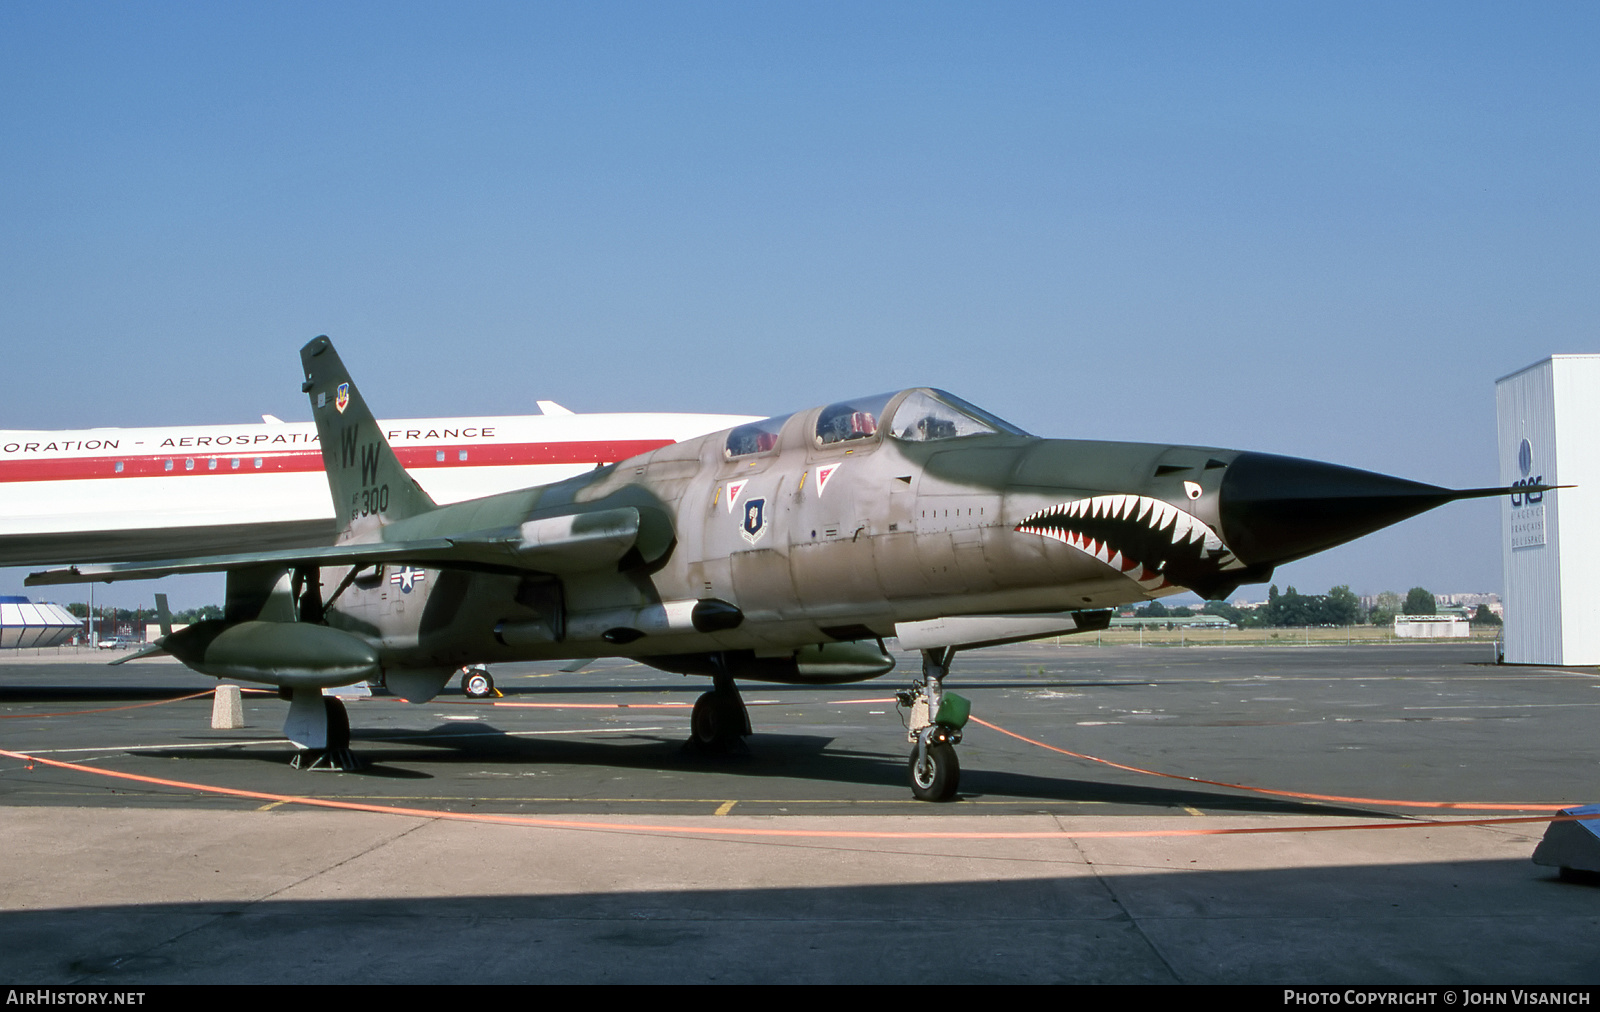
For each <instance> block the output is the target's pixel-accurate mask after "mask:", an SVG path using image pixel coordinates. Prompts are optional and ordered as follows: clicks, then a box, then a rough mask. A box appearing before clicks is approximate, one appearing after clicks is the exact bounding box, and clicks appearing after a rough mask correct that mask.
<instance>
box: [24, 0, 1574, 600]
mask: <svg viewBox="0 0 1600 1012" xmlns="http://www.w3.org/2000/svg"><path fill="white" fill-rule="evenodd" d="M1597 51H1600V7H1596V6H1595V5H1594V4H1575V3H1574V4H1567V3H1540V4H1530V5H1512V4H1496V5H1486V4H1474V3H1463V2H1451V3H1443V2H1440V3H1425V4H1394V3H1371V4H1360V3H1351V2H1340V3H1326V4H1317V3H1280V2H1266V3H1245V4H1230V3H1204V4H1195V3H1175V4H1160V3H1143V4H1069V3H1046V4H1037V5H1033V4H1022V3H1011V4H958V5H940V4H932V3H922V2H919V3H908V4H885V3H879V4H861V3H848V4H837V5H830V4H824V3H805V4H753V3H742V4H692V3H672V4H662V3H638V4H634V3H584V4H579V3H571V4H554V5H552V4H533V3H516V4H496V3H450V4H404V3H382V4H376V3H374V4H351V3H345V4H331V5H330V4H326V3H317V4H294V3H272V4H215V3H203V4H202V3H196V4H167V3H129V4H104V3H81V4H75V3H48V4H45V3H21V2H12V3H7V4H4V5H0V138H3V141H0V221H3V222H4V236H5V241H4V243H3V244H0V348H3V349H4V359H3V361H4V372H3V376H4V385H5V395H4V399H3V401H0V427H37V428H52V427H82V426H89V425H153V424H171V423H193V422H214V421H223V420H235V419H237V420H248V419H253V418H255V417H256V416H257V415H258V414H259V413H260V412H263V411H270V412H273V413H275V414H278V415H281V416H283V417H285V418H303V417H306V416H307V414H308V412H307V410H306V407H305V405H304V404H303V403H302V402H301V398H300V394H299V388H298V378H299V377H298V370H297V359H296V350H297V349H298V347H299V346H300V344H301V343H303V342H304V341H305V340H306V339H308V338H309V337H311V336H314V335H316V334H319V333H327V334H329V335H331V336H332V337H333V338H334V339H335V341H337V342H338V344H339V346H340V350H341V352H342V353H343V355H344V357H345V360H346V361H347V362H349V363H350V364H351V365H352V367H353V368H354V369H355V370H356V375H357V377H358V378H359V380H360V381H361V383H362V385H363V388H364V389H365V390H366V392H367V394H368V397H369V399H370V400H371V401H372V403H373V404H374V405H375V406H376V407H377V409H378V410H379V411H380V412H382V413H388V414H394V415H412V414H414V415H426V414H472V413H480V412H481V413H524V412H531V411H533V410H534V408H533V400H534V399H535V398H536V397H543V398H553V399H556V400H558V401H561V402H562V403H564V404H566V405H568V406H569V407H572V408H574V409H578V410H630V409H639V410H643V409H659V410H683V411H729V412H749V413H774V412H779V411H785V410H789V409H793V408H798V407H803V406H808V405H811V404H814V403H818V402H822V401H825V400H829V399H833V398H837V397H841V396H846V395H850V394H857V393H865V392H875V391H880V390H886V389H893V388H898V387H903V386H909V385H913V384H923V383H926V384H932V385H936V386H941V387H945V388H947V389H950V390H953V391H956V392H958V393H960V394H962V395H963V396H965V397H967V398H968V399H970V400H973V401H976V402H978V403H980V404H983V405H985V406H987V407H989V408H991V409H992V410H994V411H996V412H997V413H999V414H1001V415H1003V416H1006V417H1009V418H1010V419H1012V420H1013V421H1015V422H1017V423H1018V424H1020V425H1022V426H1024V427H1025V428H1027V429H1029V430H1031V431H1033V432H1036V433H1038V434H1041V435H1059V436H1078V437H1089V438H1125V439H1140V440H1151V441H1160V442H1195V443H1204V444H1214V445H1221V446H1229V447H1242V448H1250V449H1261V450H1269V451H1273V452H1279V453H1289V454H1294V455H1299V456H1309V457H1316V458H1320V459H1326V460H1333V461H1338V462H1341V463H1346V464H1352V465H1356V466H1360V467H1367V468H1372V469H1375V470H1380V471H1386V472H1390V473H1397V474H1402V475H1406V476H1408V477H1413V478H1418V479H1422V480H1426V481H1432V482H1436V483H1439V484H1447V485H1461V486H1468V485H1484V484H1491V483H1493V482H1494V480H1495V478H1496V466H1495V461H1494V452H1495V451H1494V410H1493V381H1494V379H1495V378H1496V377H1498V376H1500V375H1503V374H1505V373H1508V372H1510V371H1512V370H1514V369H1517V368H1519V367H1521V366H1524V365H1526V364H1528V363H1530V362H1532V361H1535V360H1537V359H1539V358H1542V357H1544V356H1545V355H1548V354H1550V353H1552V352H1584V351H1589V352H1592V351H1600V340H1597V333H1600V332H1597V326H1596V324H1597V318H1600V284H1597V278H1600V271H1597V269H1596V268H1597V266H1600V263H1597V261H1600V243H1597V241H1596V240H1597V236H1600V227H1597V226H1600V221H1597V216H1600V200H1597V183H1600V172H1597V170H1600V143H1597V141H1600V114H1597V110H1600V87H1597V85H1600V60H1597V59H1596V57H1595V54H1596V52H1597ZM18 582H19V574H17V573H15V572H5V573H0V592H14V590H15V586H16V584H17V583H18ZM1278 582H1279V583H1280V585H1283V584H1288V583H1293V584H1295V585H1296V586H1297V587H1298V588H1299V589H1300V590H1302V591H1324V590H1326V589H1327V588H1328V587H1329V586H1330V585H1332V584H1334V583H1349V584H1351V585H1352V587H1353V588H1354V589H1355V590H1357V591H1358V592H1361V593H1371V592H1376V591H1380V590H1385V589H1395V590H1400V591H1404V590H1405V589H1406V588H1407V587H1410V586H1413V585H1416V584H1423V585H1425V586H1428V587H1430V588H1432V589H1434V590H1437V591H1441V592H1447V591H1466V590H1482V589H1491V590H1497V589H1499V586H1500V549H1499V529H1498V512H1497V507H1496V506H1494V505H1492V504H1485V503H1478V504H1458V505H1455V506H1453V507H1447V508H1445V509H1443V510H1440V511H1439V512H1437V513H1436V514H1433V515H1431V516H1429V517H1426V518H1422V519H1419V520H1413V521H1410V522H1408V523H1406V524H1404V525H1402V526H1400V527H1398V528H1396V529H1393V530H1391V531H1388V532H1385V533H1382V534H1379V535H1375V536H1373V537H1371V538H1368V539H1366V540H1364V541H1362V542H1358V543H1357V544H1355V545H1352V546H1348V547H1346V548H1342V549H1339V550H1336V551H1333V552H1330V553H1327V554H1325V555H1322V556H1319V557H1316V558H1314V559H1311V560H1307V561H1304V562H1301V563H1296V564H1294V565H1291V566H1288V567H1284V569H1283V570H1281V571H1280V574H1279V579H1278ZM203 586H209V585H203ZM218 586H220V584H219V585H218ZM134 589H136V590H137V592H138V593H139V594H140V595H141V596H144V597H145V598H146V599H147V597H148V594H149V593H150V591H151V590H152V589H153V588H151V587H150V586H149V585H144V586H142V587H137V588H134V587H132V585H130V593H131V592H132V590H134ZM1261 589H1262V592H1263V593H1264V588H1261ZM112 593H113V594H114V595H118V596H120V595H121V594H122V593H123V591H122V590H120V589H118V590H114V591H112ZM201 596H202V598H204V594H202V595H201ZM180 603H184V602H181V600H180ZM187 603H203V600H201V601H193V602H187Z"/></svg>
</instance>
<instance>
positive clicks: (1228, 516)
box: [1218, 452, 1470, 567]
mask: <svg viewBox="0 0 1600 1012" xmlns="http://www.w3.org/2000/svg"><path fill="white" fill-rule="evenodd" d="M1468 494H1470V493H1468ZM1463 497H1464V495H1463V493H1461V492H1456V491H1454V490H1451V489H1447V488H1440V487H1439V486H1437V485H1426V484H1423V483H1422V482H1416V481H1408V480H1406V479H1405V478H1395V477H1391V476H1390V475H1387V474H1377V473H1376V472H1373V471H1362V470H1358V469H1356V468H1353V467H1341V466H1340V465H1338V464H1324V463H1322V462H1321V461H1316V460H1302V459H1300V458H1298V457H1279V456H1276V455H1274V454H1270V453H1248V452H1247V453H1241V454H1239V455H1238V457H1236V458H1234V461H1233V463H1231V464H1229V465H1228V470H1227V472H1226V473H1225V474H1224V475H1223V477H1222V486H1221V488H1220V490H1219V492H1218V500H1219V503H1218V505H1219V509H1220V512H1221V519H1222V536H1223V538H1224V539H1225V540H1226V541H1227V543H1228V547H1230V548H1232V549H1233V552H1234V554H1235V555H1237V556H1238V557H1239V558H1240V559H1241V560H1242V561H1244V562H1245V563H1247V564H1249V565H1250V566H1252V567H1256V566H1276V565H1280V564H1282V563H1285V562H1290V561H1292V560H1294V559H1300V558H1304V557H1305V556H1307V555H1311V554H1313V553H1315V552H1320V551H1322V550H1323V549H1325V548H1332V547H1333V546H1334V545H1342V544H1344V543H1345V542H1346V541H1353V540H1355V539H1356V538H1359V537H1361V536H1362V535H1363V534H1370V533H1372V532H1373V531H1375V530H1378V529H1380V528H1383V527H1388V526H1389V525H1390V524H1393V523H1398V522H1399V521H1401V520H1404V519H1406V518H1407V517H1412V516H1416V515H1417V514H1418V513H1424V512H1426V511H1428V510H1431V509H1433V508H1434V507H1435V506H1439V505H1442V504H1444V503H1447V502H1450V501H1451V500H1453V499H1457V498H1463Z"/></svg>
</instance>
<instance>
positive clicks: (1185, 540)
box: [1015, 495, 1245, 590]
mask: <svg viewBox="0 0 1600 1012" xmlns="http://www.w3.org/2000/svg"><path fill="white" fill-rule="evenodd" d="M1015 529H1016V530H1017V531H1019V532H1021V533H1024V534H1037V535H1040V536H1041V537H1046V538H1054V539H1056V540H1057V541H1060V542H1062V543H1063V544H1067V545H1071V546H1072V547H1073V548H1076V549H1078V550H1079V551H1080V552H1083V553H1084V554H1085V555H1090V556H1093V557H1094V558H1096V559H1099V560H1100V561H1101V562H1103V563H1105V564H1106V565H1108V566H1110V567H1111V568H1112V569H1115V570H1117V571H1118V572H1120V573H1122V574H1123V575H1124V576H1126V577H1128V578H1129V579H1130V580H1133V581H1134V582H1136V583H1138V584H1139V586H1141V587H1143V588H1144V589H1145V590H1161V589H1163V588H1165V587H1171V586H1174V585H1177V584H1184V583H1185V582H1186V581H1187V580H1188V579H1189V578H1192V577H1194V576H1198V575H1200V574H1202V573H1216V572H1217V571H1219V570H1231V569H1243V568H1245V564H1244V563H1243V562H1241V561H1240V560H1239V559H1238V558H1237V557H1236V556H1235V555H1234V554H1233V552H1232V551H1231V550H1229V548H1228V546H1227V545H1225V544H1224V543H1223V541H1222V536H1221V535H1219V534H1218V533H1217V532H1216V531H1214V530H1212V528H1211V527H1210V525H1208V524H1207V523H1206V522H1205V521H1204V520H1201V519H1200V518H1199V517H1197V516H1195V515H1194V514H1192V513H1188V512H1185V511H1184V510H1181V509H1179V508H1178V507H1176V506H1174V505H1172V504H1171V503H1169V502H1167V501H1165V500H1163V499H1153V498H1151V497H1150V496H1145V495H1097V496H1091V497H1089V498H1086V499H1074V500H1072V501H1071V502H1064V503H1057V504H1056V505H1054V506H1049V507H1046V508H1045V509H1042V510H1039V511H1038V512H1036V513H1032V514H1030V515H1029V516H1027V517H1025V518H1024V519H1023V520H1022V522H1021V523H1019V524H1017V526H1016V528H1015Z"/></svg>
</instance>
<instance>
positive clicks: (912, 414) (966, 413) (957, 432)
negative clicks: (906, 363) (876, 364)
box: [724, 387, 1027, 457]
mask: <svg viewBox="0 0 1600 1012" xmlns="http://www.w3.org/2000/svg"><path fill="white" fill-rule="evenodd" d="M792 417H794V416H793V415H777V416H774V417H772V418H765V419H762V420H761V421H759V422H750V423H748V424H746V425H741V426H739V427H738V428H735V429H733V430H732V431H730V432H729V433H728V441H727V445H726V446H725V447H724V453H725V455H726V456H728V457H743V456H748V455H751V454H756V453H765V452H767V451H769V450H771V449H773V448H774V447H776V446H777V443H778V433H779V432H780V431H781V430H782V429H783V426H784V423H785V422H787V421H788V420H789V419H790V418H792ZM885 419H888V421H887V424H886V423H885ZM883 432H887V433H888V434H889V435H890V436H892V437H893V438H895V439H899V440H903V441H905V442H908V443H926V442H932V441H933V440H939V439H960V438H962V437H964V436H982V435H995V434H998V433H1009V434H1011V435H1016V436H1025V435H1027V433H1026V432H1024V431H1022V430H1021V429H1019V428H1017V427H1016V426H1015V425H1012V424H1011V423H1010V422H1007V421H1005V420H1003V419H1000V418H997V417H996V416H994V415H991V414H990V413H989V412H987V411H985V410H983V409H982V408H980V407H977V406H976V405H973V404H969V403H967V402H966V401H964V400H962V399H961V398H959V397H957V396H955V395H954V394H949V393H946V392H944V391H943V390H935V389H933V388H931V387H918V388H915V389H912V390H905V391H901V392H899V393H891V394H878V395H876V396H872V397H860V398H856V399H854V400H848V401H839V402H837V403H835V404H829V405H828V406H827V407H825V408H823V409H822V410H821V411H819V412H818V413H817V425H816V431H815V433H813V438H814V440H815V444H816V445H817V446H831V445H833V444H836V443H848V442H852V441H855V440H869V439H876V438H878V437H879V435H880V433H883Z"/></svg>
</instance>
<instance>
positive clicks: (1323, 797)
mask: <svg viewBox="0 0 1600 1012" xmlns="http://www.w3.org/2000/svg"><path fill="white" fill-rule="evenodd" d="M968 719H969V720H971V721H972V723H974V724H982V725H983V726H984V727H987V728H988V729H989V730H991V731H999V732H1000V733H1001V734H1004V735H1009V736H1010V737H1012V738H1015V739H1017V740H1018V741H1025V742H1027V743H1028V744H1029V745H1037V746H1039V747H1040V748H1043V749H1049V750H1050V751H1051V752H1059V753H1061V754H1062V755H1069V756H1072V757H1073V758H1074V759H1085V760H1087V761H1089V762H1092V763H1100V764H1101V765H1103V766H1110V767H1111V768H1112V769H1118V770H1127V771H1128V772H1129V773H1142V774H1144V775H1145V776H1151V777H1165V778H1166V779H1168V780H1182V781H1184V782H1185V783H1191V784H1206V785H1208V786H1211V787H1229V788H1232V789H1233V790H1236V791H1250V792H1252V793H1254V794H1269V795H1272V796H1273V797H1279V798H1301V799H1304V800H1307V801H1337V802H1342V803H1344V804H1353V805H1394V806H1396V807H1400V808H1476V809H1480V810H1488V811H1512V812H1529V811H1539V810H1542V809H1549V810H1551V811H1556V810H1559V809H1562V808H1573V807H1576V805H1577V804H1578V803H1577V802H1562V803H1559V804H1558V803H1555V802H1547V801H1539V802H1531V803H1528V804H1513V803H1511V802H1503V801H1481V802H1480V801H1398V800H1396V799H1394V798H1349V797H1344V796H1342V795H1338V794H1307V793H1304V792H1301V791H1277V790H1273V789H1271V788H1269V787H1251V786H1249V785H1247V784H1230V783H1228V782H1227V781H1224V780H1206V779H1205V778H1203V777H1186V776H1183V775H1182V774H1179V773H1163V772H1161V771H1160V770H1147V769H1141V768H1139V767H1138V766H1128V765H1126V764H1124V763H1119V762H1113V761H1112V760H1110V759H1102V758H1100V757H1099V756H1092V755H1085V754H1084V753H1082V752H1074V751H1072V750H1071V749H1065V748H1057V747H1056V746H1054V745H1047V744H1045V743H1044V742H1042V741H1038V740H1036V739H1033V738H1028V737H1025V736H1023V735H1020V734H1018V733H1017V732H1015V731H1007V730H1006V729H1005V728H1003V727H1000V726H999V725H997V724H991V723H989V722H988V721H987V720H982V719H980V718H978V717H969V718H968Z"/></svg>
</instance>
